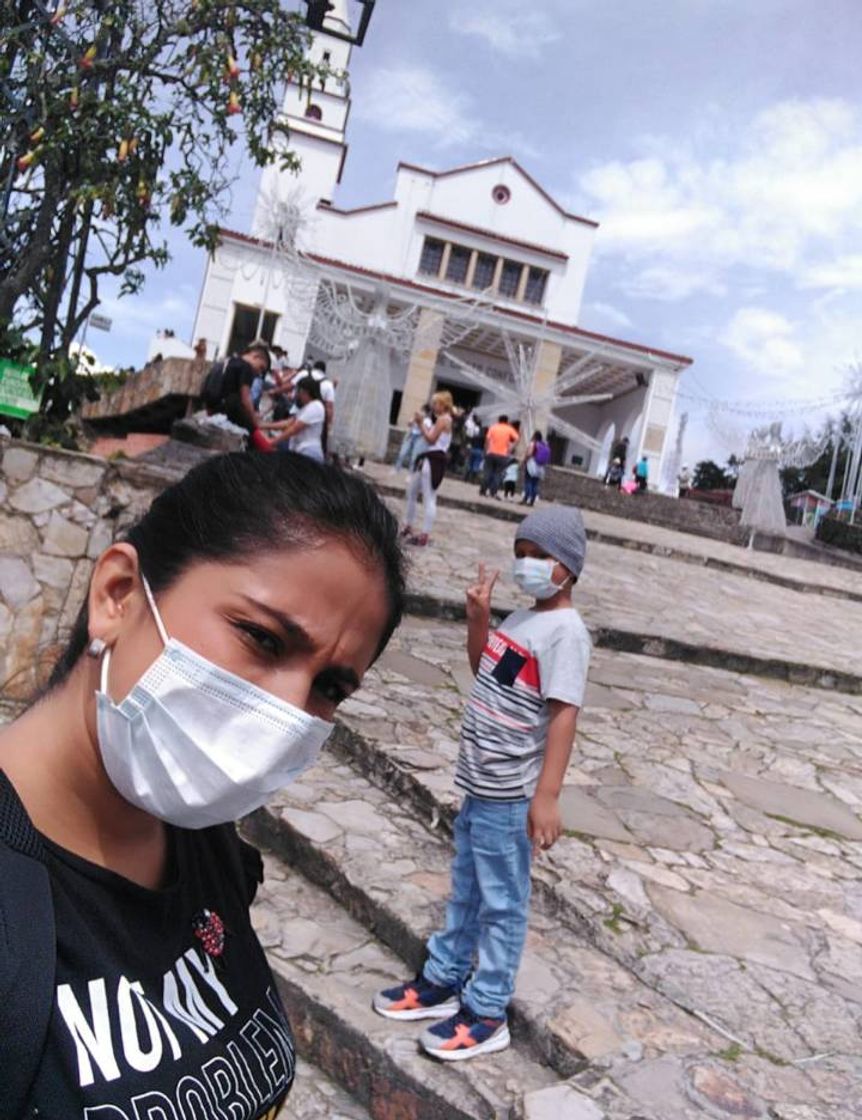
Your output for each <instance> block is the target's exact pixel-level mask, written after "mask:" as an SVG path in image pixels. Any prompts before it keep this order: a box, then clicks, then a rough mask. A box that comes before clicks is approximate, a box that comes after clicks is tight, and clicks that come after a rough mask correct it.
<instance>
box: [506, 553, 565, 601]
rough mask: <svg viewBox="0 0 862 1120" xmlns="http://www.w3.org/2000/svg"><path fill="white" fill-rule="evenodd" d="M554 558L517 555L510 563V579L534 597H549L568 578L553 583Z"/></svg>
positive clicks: (559, 588)
mask: <svg viewBox="0 0 862 1120" xmlns="http://www.w3.org/2000/svg"><path fill="white" fill-rule="evenodd" d="M556 563H557V562H556V560H552V559H550V558H549V559H547V560H539V559H538V558H536V557H535V556H519V557H518V558H517V559H516V560H515V562H514V563H513V564H512V579H513V580H514V581H515V583H516V584H517V585H518V587H519V588H520V589H521V591H523V592H524V594H525V595H531V596H532V597H533V598H534V599H550V598H551V596H552V595H556V594H557V592H558V591H562V589H563V588H564V587H565V586H566V583H567V582H568V579H565V580H563V582H562V583H554V578H553V576H554V568H555V566H556Z"/></svg>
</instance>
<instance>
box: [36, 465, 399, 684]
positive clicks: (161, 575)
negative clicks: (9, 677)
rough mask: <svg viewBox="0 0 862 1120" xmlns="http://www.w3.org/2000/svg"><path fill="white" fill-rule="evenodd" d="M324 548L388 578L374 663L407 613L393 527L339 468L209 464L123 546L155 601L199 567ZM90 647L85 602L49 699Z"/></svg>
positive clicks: (376, 502) (164, 497)
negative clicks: (326, 543)
mask: <svg viewBox="0 0 862 1120" xmlns="http://www.w3.org/2000/svg"><path fill="white" fill-rule="evenodd" d="M327 538H329V539H333V538H334V539H336V540H339V541H343V542H344V543H345V544H347V545H350V546H352V547H355V548H356V550H357V552H358V553H359V554H360V555H361V556H362V557H363V559H366V560H368V561H369V563H370V565H373V566H376V567H379V569H380V571H381V573H382V575H383V577H384V581H385V584H386V593H387V595H388V597H389V617H388V619H387V621H386V626H385V628H384V631H383V636H382V638H381V640H380V645H379V646H378V648H377V655H378V656H379V654H380V653H382V652H383V650H384V648H385V647H386V644H387V642H388V641H389V639H390V638H391V636H392V633H393V631H394V630H395V628H396V627H397V626H398V623H399V622H400V621H401V616H402V614H403V612H404V599H405V584H406V580H405V562H404V555H403V553H402V551H401V546H400V544H399V542H398V522H397V521H396V519H395V517H394V516H393V515H392V514H391V513H390V512H389V510H388V509H387V508H386V506H385V505H384V504H383V502H382V501H381V499H380V498H379V497H378V495H377V493H376V492H375V491H374V490H373V489H372V487H371V486H370V485H369V484H368V483H367V482H364V481H362V480H361V479H359V478H357V477H356V476H355V475H353V474H350V473H348V472H346V471H343V470H341V469H339V468H338V467H332V466H328V465H326V464H324V463H317V462H315V461H314V460H313V459H309V458H308V457H306V456H304V455H295V454H293V453H291V452H286V453H279V454H278V455H259V454H253V453H242V452H236V453H233V454H230V455H216V456H213V458H211V459H207V460H206V462H203V463H200V464H199V465H198V466H196V467H194V468H193V469H192V470H191V471H189V473H188V474H187V475H186V476H185V477H184V478H183V479H181V480H180V481H179V482H177V483H175V484H174V485H173V486H171V487H169V488H168V489H167V490H165V491H163V493H161V494H160V495H159V496H158V497H157V498H156V499H155V500H154V502H153V504H152V505H151V506H150V508H149V510H148V511H147V512H146V513H145V514H144V516H143V517H142V518H141V520H140V521H138V522H137V523H136V524H135V525H133V526H132V528H131V529H129V531H128V533H126V535H125V537H124V538H123V539H124V540H126V541H127V542H128V543H129V544H131V545H134V547H135V549H136V550H137V553H138V560H139V563H140V566H141V571H142V572H143V573H144V575H145V576H146V577H147V580H148V582H149V584H150V587H151V588H152V589H153V591H154V592H158V591H161V590H164V588H166V587H169V586H170V585H171V584H172V583H174V582H175V581H176V580H177V579H178V578H179V577H180V576H181V575H183V573H184V572H185V571H186V570H187V569H188V568H191V567H192V566H193V565H194V564H196V563H200V562H203V561H226V562H236V561H238V560H242V559H243V557H246V556H248V557H250V556H254V555H255V554H257V553H260V552H262V551H266V550H267V549H279V548H303V547H311V546H313V545H315V544H317V543H318V542H319V541H321V540H326V539H327ZM88 641H89V632H88V617H87V602H86V600H85V601H84V605H83V606H82V608H81V611H80V613H79V614H78V618H77V619H76V621H75V626H74V628H73V630H72V634H71V636H70V638H69V644H68V646H67V647H66V649H65V650H64V652H63V655H62V656H61V658H60V660H59V661H58V662H57V664H56V665H55V667H54V671H53V672H52V674H51V678H50V680H49V682H48V688H49V689H50V688H53V687H54V686H55V685H58V684H60V683H62V681H64V680H65V679H66V677H67V676H68V675H69V673H70V672H71V670H72V668H73V666H74V665H75V664H76V662H77V661H78V659H79V658H80V657H81V655H82V654H83V653H84V651H85V649H86V648H87V643H88Z"/></svg>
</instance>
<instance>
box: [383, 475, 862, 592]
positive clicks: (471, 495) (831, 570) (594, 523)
mask: <svg viewBox="0 0 862 1120" xmlns="http://www.w3.org/2000/svg"><path fill="white" fill-rule="evenodd" d="M363 471H364V473H366V474H367V475H368V476H369V478H371V479H373V480H374V481H375V482H377V483H378V484H380V485H382V486H385V487H386V488H387V489H388V490H389V489H395V490H398V491H403V488H404V480H405V477H406V476H405V474H404V472H401V473H397V474H396V472H395V471H394V470H393V469H392V468H391V467H388V466H383V465H382V464H379V463H369V464H367V465H366V466H365V467H364V468H363ZM439 493H440V496H441V498H443V499H444V500H446V499H451V500H453V501H456V502H459V503H465V502H469V503H476V504H477V505H478V507H479V508H482V509H485V510H487V511H488V512H491V513H499V512H500V511H501V510H502V511H507V510H509V509H511V511H512V512H513V513H514V512H516V511H517V512H520V513H522V514H523V512H524V510H523V507H520V506H519V505H518V504H517V503H516V502H506V501H503V500H500V501H497V500H494V499H492V498H481V497H480V496H479V491H478V489H477V487H476V486H473V485H468V484H467V483H465V482H462V481H461V480H460V479H457V478H452V477H451V476H447V477H446V479H445V480H444V482H443V484H442V486H441V488H440V491H439ZM632 501H637V498H632ZM398 512H399V514H402V513H403V506H398ZM420 512H421V507H420ZM584 523H585V525H586V526H587V529H588V530H589V531H592V532H594V533H595V534H597V535H598V536H599V537H600V538H602V537H603V538H605V539H606V540H608V541H611V540H613V541H621V542H625V543H627V544H629V545H641V546H645V547H648V548H651V549H654V550H655V551H656V552H658V553H661V552H664V553H666V554H668V555H670V556H673V557H687V558H688V559H689V560H694V561H697V562H706V561H709V562H713V563H720V564H725V565H728V566H730V567H733V568H742V569H744V570H746V571H748V572H750V573H752V574H754V575H763V576H772V577H774V578H776V579H779V580H781V581H787V582H793V583H797V584H798V585H799V586H800V587H801V588H804V589H805V590H806V591H807V592H810V591H811V590H812V589H819V590H823V591H831V592H835V593H838V594H847V593H850V594H851V595H854V596H856V597H860V596H862V568H860V569H858V570H853V569H851V568H843V567H831V566H830V565H828V564H818V563H815V562H813V561H810V560H799V559H795V558H793V557H789V556H776V555H773V554H771V553H768V552H758V551H755V550H753V549H747V548H740V547H738V546H737V545H733V544H727V543H726V542H724V541H718V540H711V539H709V538H707V537H699V536H697V535H695V534H694V533H681V532H680V533H678V532H674V531H673V530H672V529H665V528H663V527H662V526H660V525H650V524H648V523H647V522H645V521H635V520H631V521H628V520H626V521H623V520H621V519H620V518H619V517H611V516H609V515H607V514H604V513H598V512H597V511H594V510H584Z"/></svg>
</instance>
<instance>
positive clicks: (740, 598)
mask: <svg viewBox="0 0 862 1120" xmlns="http://www.w3.org/2000/svg"><path fill="white" fill-rule="evenodd" d="M496 504H499V503H496ZM392 505H393V508H394V509H397V511H398V512H399V513H400V512H401V509H400V504H399V503H398V502H396V501H395V500H394V499H392ZM606 520H617V523H618V524H622V526H623V529H625V528H627V527H628V526H629V524H634V523H629V522H625V523H620V522H619V521H618V519H606ZM665 532H666V530H665ZM685 536H686V535H685V534H682V533H678V534H675V537H676V539H677V541H680V540H681V539H682V538H684V537H685ZM695 539H696V538H695ZM513 541H514V526H513V524H512V523H511V522H507V521H500V520H497V519H496V518H493V517H485V516H482V514H480V513H471V512H467V511H464V510H460V509H451V508H445V507H444V508H440V509H439V510H438V516H437V524H436V526H435V532H434V538H433V540H432V542H431V544H430V545H429V546H428V547H427V548H413V549H411V552H410V554H411V560H412V573H411V586H412V587H413V588H414V589H416V590H421V591H422V592H425V593H427V594H431V595H432V596H434V597H436V598H440V599H450V600H451V599H457V600H459V601H460V600H461V599H462V597H463V588H464V586H465V584H466V582H467V581H468V580H470V579H472V578H473V577H474V576H475V573H476V566H477V564H478V562H479V561H480V560H482V561H484V562H485V563H486V564H489V565H491V566H497V567H499V568H500V570H501V575H500V582H499V583H498V585H497V590H495V603H496V604H499V605H500V607H504V606H505V607H508V606H512V605H516V604H518V603H526V600H525V599H523V598H522V597H520V595H519V593H518V592H517V590H516V589H515V587H514V585H513V584H512V583H511V580H510V578H509V569H510V567H511V556H512V545H513ZM685 543H686V542H685V541H683V544H685ZM727 547H730V546H727ZM739 551H740V553H743V552H744V550H739ZM771 559H775V558H774V557H772V558H771ZM788 563H796V564H806V565H807V566H810V567H814V568H816V569H817V571H818V572H819V570H820V568H821V565H813V564H810V565H809V564H807V562H805V561H795V562H793V561H788ZM826 570H827V571H830V569H826ZM848 574H850V575H852V574H853V573H848ZM575 601H576V605H577V606H578V609H579V610H580V611H581V614H582V615H583V618H584V621H585V622H586V623H587V625H588V626H590V627H591V628H592V627H613V628H615V629H620V630H626V631H631V632H634V633H636V634H640V635H651V636H653V637H657V638H666V639H671V640H674V641H680V642H686V643H691V644H693V645H695V646H699V647H704V648H706V649H709V650H724V651H729V652H739V653H741V654H745V655H746V656H749V657H756V658H760V659H765V660H768V659H771V658H779V659H781V660H784V661H787V662H793V663H800V662H801V663H804V664H806V665H810V666H817V667H818V668H820V669H825V670H833V671H839V672H844V673H849V674H852V675H854V676H855V677H862V643H860V642H859V641H858V637H857V635H858V634H859V633H860V632H862V602H857V601H853V600H845V599H841V598H832V597H826V596H817V597H815V596H812V595H807V594H805V593H803V592H800V591H795V590H791V589H789V588H786V587H780V586H774V585H772V584H770V583H766V582H763V581H761V580H758V579H752V578H749V577H748V576H746V575H743V574H737V573H735V572H727V571H715V570H711V569H709V568H703V567H699V566H694V565H691V564H688V563H685V562H684V561H682V560H677V559H673V558H672V557H668V556H661V555H657V554H654V553H647V552H639V551H633V550H631V549H627V548H621V547H619V546H617V545H611V544H605V543H602V542H598V541H591V542H589V544H588V546H587V562H586V566H585V568H584V571H583V574H582V576H581V578H580V580H579V581H578V587H577V590H576V594H575Z"/></svg>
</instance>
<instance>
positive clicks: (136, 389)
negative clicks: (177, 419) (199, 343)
mask: <svg viewBox="0 0 862 1120" xmlns="http://www.w3.org/2000/svg"><path fill="white" fill-rule="evenodd" d="M206 368H207V367H206V362H204V361H199V360H198V359H192V358H166V359H165V360H164V361H162V362H158V363H156V364H152V365H148V366H145V367H144V369H142V370H141V371H140V372H139V373H134V374H132V375H131V376H130V377H128V378H127V379H126V381H125V382H124V384H123V385H122V386H121V387H120V388H119V389H115V390H114V391H113V392H107V391H103V393H102V395H101V397H100V398H99V399H98V400H97V401H86V402H85V403H84V405H83V406H82V408H81V416H82V417H83V418H84V420H106V419H110V418H112V417H119V416H125V415H126V414H127V413H129V412H137V411H139V410H140V409H142V408H144V407H146V406H147V405H153V404H155V403H156V402H158V401H160V400H162V399H163V398H165V397H171V396H179V397H189V398H193V397H198V396H200V391H201V387H202V385H203V381H204V375H205V373H206Z"/></svg>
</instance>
